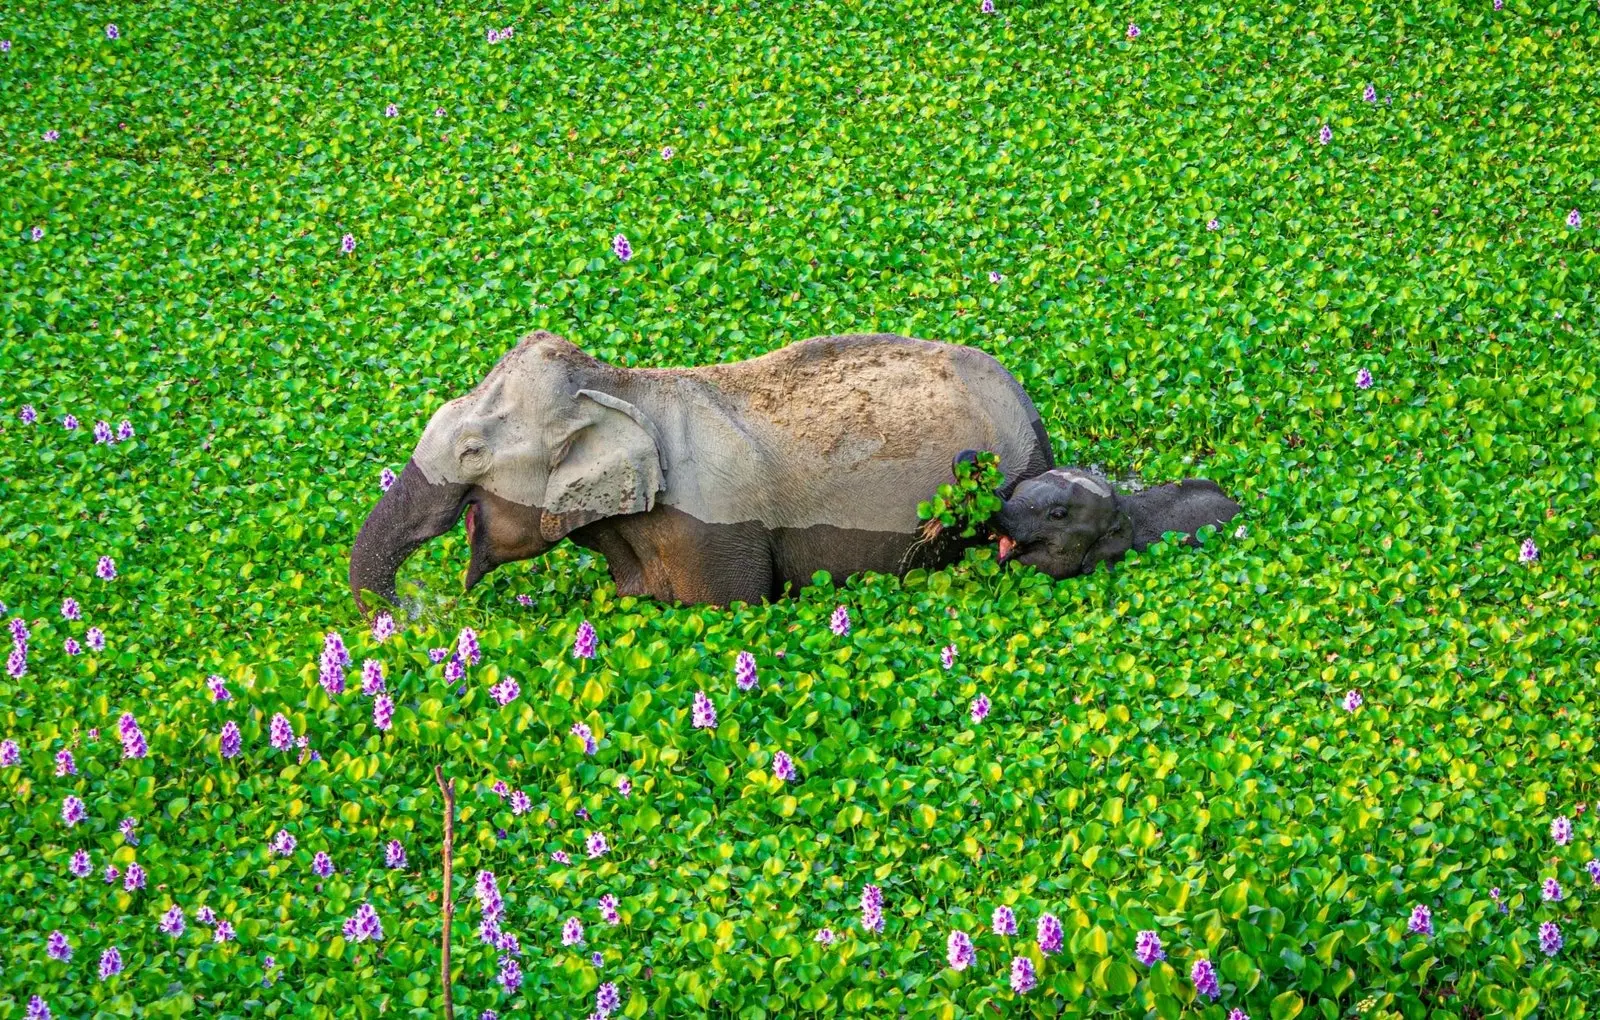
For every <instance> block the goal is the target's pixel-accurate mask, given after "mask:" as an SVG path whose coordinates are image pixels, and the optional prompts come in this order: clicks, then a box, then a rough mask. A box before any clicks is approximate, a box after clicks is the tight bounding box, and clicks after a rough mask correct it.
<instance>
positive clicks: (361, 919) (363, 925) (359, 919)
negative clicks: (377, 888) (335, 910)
mask: <svg viewBox="0 0 1600 1020" xmlns="http://www.w3.org/2000/svg"><path fill="white" fill-rule="evenodd" d="M344 937H345V938H346V939H347V940H348V941H350V942H367V941H372V942H382V941H383V925H382V924H381V923H379V921H378V912H377V911H376V910H374V909H373V907H372V904H370V903H363V904H361V906H359V907H357V908H356V912H355V913H354V914H351V915H350V916H349V917H348V918H346V919H345V922H344Z"/></svg>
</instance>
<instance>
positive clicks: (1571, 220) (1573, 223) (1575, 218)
mask: <svg viewBox="0 0 1600 1020" xmlns="http://www.w3.org/2000/svg"><path fill="white" fill-rule="evenodd" d="M1567 226H1569V227H1571V228H1572V229H1573V230H1577V229H1578V228H1579V227H1581V226H1583V216H1582V214H1581V213H1579V212H1578V210H1576V209H1574V210H1572V211H1571V212H1569V213H1567Z"/></svg>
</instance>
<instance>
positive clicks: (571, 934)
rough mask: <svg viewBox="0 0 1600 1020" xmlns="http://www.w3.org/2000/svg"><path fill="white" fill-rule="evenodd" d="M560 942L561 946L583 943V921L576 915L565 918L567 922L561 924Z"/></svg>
mask: <svg viewBox="0 0 1600 1020" xmlns="http://www.w3.org/2000/svg"><path fill="white" fill-rule="evenodd" d="M561 944H562V945H563V946H581V945H583V922H582V921H580V920H578V919H577V918H576V917H569V918H567V923H566V924H563V925H562V926H561Z"/></svg>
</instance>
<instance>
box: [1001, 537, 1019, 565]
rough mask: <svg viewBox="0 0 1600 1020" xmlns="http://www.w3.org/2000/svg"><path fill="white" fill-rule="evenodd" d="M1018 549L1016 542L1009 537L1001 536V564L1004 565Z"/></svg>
mask: <svg viewBox="0 0 1600 1020" xmlns="http://www.w3.org/2000/svg"><path fill="white" fill-rule="evenodd" d="M1016 547H1017V543H1016V540H1015V539H1013V538H1011V537H1010V536H1008V535H1001V536H1000V562H1001V563H1004V562H1005V561H1006V559H1007V558H1008V557H1009V556H1010V555H1011V553H1012V551H1013V550H1015V549H1016Z"/></svg>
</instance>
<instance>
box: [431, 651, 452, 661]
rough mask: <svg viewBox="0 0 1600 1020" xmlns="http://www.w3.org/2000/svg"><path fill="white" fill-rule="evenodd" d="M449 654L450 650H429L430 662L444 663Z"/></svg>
mask: <svg viewBox="0 0 1600 1020" xmlns="http://www.w3.org/2000/svg"><path fill="white" fill-rule="evenodd" d="M449 654H450V649H448V648H430V649H428V661H429V662H433V663H439V662H443V661H444V657H445V656H446V655H449Z"/></svg>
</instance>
